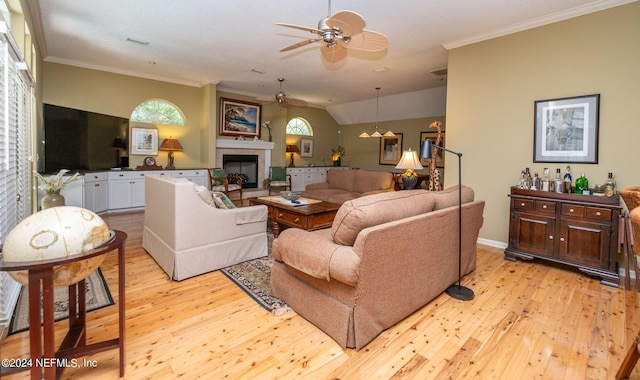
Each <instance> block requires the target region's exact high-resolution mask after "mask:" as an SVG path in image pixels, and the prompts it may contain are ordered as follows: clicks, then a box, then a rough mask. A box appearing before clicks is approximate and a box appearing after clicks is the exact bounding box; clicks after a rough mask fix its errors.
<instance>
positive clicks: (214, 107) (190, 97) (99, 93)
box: [38, 63, 338, 168]
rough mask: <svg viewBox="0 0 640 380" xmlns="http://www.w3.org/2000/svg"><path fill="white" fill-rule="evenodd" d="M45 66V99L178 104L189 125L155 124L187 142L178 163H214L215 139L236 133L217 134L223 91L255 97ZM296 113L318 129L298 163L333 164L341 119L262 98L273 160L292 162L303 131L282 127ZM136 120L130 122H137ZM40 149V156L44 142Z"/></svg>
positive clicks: (89, 106)
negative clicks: (290, 146) (289, 151)
mask: <svg viewBox="0 0 640 380" xmlns="http://www.w3.org/2000/svg"><path fill="white" fill-rule="evenodd" d="M42 72H43V77H44V80H43V89H42V98H41V99H42V102H43V103H48V104H54V105H58V106H63V107H69V108H76V109H82V110H86V111H91V112H97V113H102V114H107V115H113V116H120V117H125V118H129V117H131V113H132V112H133V110H134V108H135V107H136V106H138V105H139V104H140V103H142V102H143V101H145V100H148V99H155V98H160V99H164V100H167V101H169V102H171V103H173V104H175V105H176V106H178V107H179V108H180V109H181V110H182V112H183V113H184V115H185V118H186V120H187V125H186V126H175V125H156V127H157V128H158V135H159V143H161V142H162V140H163V139H164V138H168V137H170V136H172V137H174V138H177V139H178V140H179V141H180V143H181V145H182V147H183V148H184V149H183V151H182V152H176V153H175V154H174V155H175V166H176V167H177V168H198V167H213V166H215V157H216V154H215V142H216V139H218V138H221V139H233V138H234V137H230V136H218V133H219V131H218V129H219V115H218V108H219V104H220V98H221V97H225V98H231V99H237V100H243V101H247V102H257V101H256V99H255V98H254V97H250V96H244V95H238V94H233V93H228V92H221V91H217V90H216V86H215V85H212V84H209V85H205V86H203V87H201V88H196V87H190V86H184V85H179V84H173V83H168V82H161V81H156V80H150V79H144V78H138V77H132V76H127V75H120V74H113V73H108V72H104V71H97V70H91V69H84V68H79V67H75V66H68V65H61V64H56V63H44V65H43V70H42ZM298 116H299V117H303V118H305V119H306V120H308V121H309V123H310V124H311V126H312V127H313V130H314V132H315V133H314V136H313V137H312V139H313V140H314V155H313V157H300V156H296V157H295V162H296V165H297V166H305V165H309V164H314V165H321V164H322V157H323V156H324V157H325V161H326V162H327V164H330V162H331V159H330V156H329V155H330V151H331V148H332V147H335V146H337V144H338V133H337V131H338V125H337V123H336V122H335V120H333V118H332V117H331V116H330V115H329V114H328V113H327V112H326V111H325V110H322V109H316V108H311V107H290V108H281V107H279V106H278V105H277V103H276V102H264V103H263V107H262V121H266V120H269V121H271V125H272V138H273V141H274V142H275V147H274V150H273V152H272V164H273V165H288V163H289V161H288V158H285V143H296V144H298V145H299V139H300V136H292V135H289V136H285V133H284V131H285V126H286V123H287V121H288V120H289V119H291V118H292V117H298ZM138 124H139V123H134V122H132V123H131V125H133V126H135V125H138ZM38 130H39V131H41V130H42V121H39V123H38ZM261 139H262V140H265V141H266V140H268V133H267V131H266V130H265V131H262V135H261ZM41 140H42V139H39V141H41ZM38 150H39V152H40V156H42V150H43V149H42V146H41V144H40V146H39V147H38ZM143 159H144V156H131V157H130V162H129V166H131V167H136V166H138V165H141V164H142V160H143ZM156 160H157V162H158V165H161V166H165V165H166V164H167V154H166V153H165V152H159V154H158V156H157V157H156Z"/></svg>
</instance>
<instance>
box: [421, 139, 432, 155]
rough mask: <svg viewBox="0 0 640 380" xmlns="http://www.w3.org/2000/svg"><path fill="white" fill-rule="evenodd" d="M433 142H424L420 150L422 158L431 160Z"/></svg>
mask: <svg viewBox="0 0 640 380" xmlns="http://www.w3.org/2000/svg"><path fill="white" fill-rule="evenodd" d="M431 151H432V148H431V140H424V143H423V144H422V149H421V150H420V158H427V159H431V154H432V153H431Z"/></svg>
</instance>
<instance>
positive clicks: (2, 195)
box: [0, 22, 33, 330]
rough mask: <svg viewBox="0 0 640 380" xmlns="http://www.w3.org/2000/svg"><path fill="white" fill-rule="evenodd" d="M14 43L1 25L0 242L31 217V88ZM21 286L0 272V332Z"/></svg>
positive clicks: (11, 310)
mask: <svg viewBox="0 0 640 380" xmlns="http://www.w3.org/2000/svg"><path fill="white" fill-rule="evenodd" d="M31 85H32V80H31V76H30V73H29V71H28V68H27V66H26V64H25V62H24V60H23V59H22V54H21V52H20V50H19V48H18V46H17V44H16V43H14V42H13V40H12V39H11V38H10V37H9V29H8V27H7V24H6V23H5V22H0V210H2V212H0V243H2V242H3V241H4V239H5V238H6V236H7V235H8V233H9V231H11V230H12V229H13V227H15V226H16V224H18V223H19V222H20V221H22V219H24V218H26V217H27V216H29V215H30V214H31V180H32V177H33V175H32V174H31V169H30V168H31V165H32V155H31V130H32V119H31V114H32V104H33V89H32V87H31ZM19 292H20V285H19V284H18V283H17V282H15V281H13V279H11V278H10V277H9V275H8V274H7V272H0V294H1V295H2V296H0V330H2V327H3V326H8V324H9V321H10V318H11V315H12V314H13V309H14V307H15V304H16V302H17V298H18V294H19Z"/></svg>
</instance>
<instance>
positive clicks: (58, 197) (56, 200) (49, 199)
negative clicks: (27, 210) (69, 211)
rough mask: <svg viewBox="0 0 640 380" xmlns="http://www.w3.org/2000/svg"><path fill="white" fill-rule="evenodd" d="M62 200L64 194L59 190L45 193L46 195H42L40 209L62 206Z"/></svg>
mask: <svg viewBox="0 0 640 380" xmlns="http://www.w3.org/2000/svg"><path fill="white" fill-rule="evenodd" d="M64 202H65V200H64V196H62V194H60V192H59V191H54V192H51V193H47V195H45V196H44V197H42V209H43V210H44V209H47V208H51V207H58V206H64Z"/></svg>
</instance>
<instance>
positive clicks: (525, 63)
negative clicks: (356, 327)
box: [445, 2, 640, 243]
mask: <svg viewBox="0 0 640 380" xmlns="http://www.w3.org/2000/svg"><path fill="white" fill-rule="evenodd" d="M639 62H640V3H638V2H636V3H632V4H629V5H624V6H620V7H616V8H612V9H609V10H606V11H601V12H597V13H594V14H590V15H585V16H582V17H578V18H574V19H571V20H567V21H562V22H558V23H555V24H551V25H547V26H543V27H539V28H536V29H532V30H529V31H524V32H520V33H516V34H513V35H509V36H505V37H501V38H496V39H493V40H490V41H485V42H481V43H477V44H473V45H470V46H465V47H461V48H457V49H454V50H452V51H450V53H449V76H448V89H447V126H448V128H447V146H448V147H449V148H450V149H454V150H458V151H460V152H463V153H464V155H463V157H462V165H463V167H462V175H463V182H464V183H466V184H467V185H470V186H472V187H474V189H475V190H476V197H477V198H479V199H484V200H485V201H486V208H485V212H484V218H485V220H484V227H483V228H482V230H481V231H480V236H481V238H484V239H489V240H494V241H498V242H504V243H506V242H507V238H508V222H509V199H508V197H507V194H508V192H509V187H510V186H512V185H514V184H515V183H516V179H517V178H518V177H519V173H520V171H521V170H522V169H524V168H525V167H530V168H531V170H532V171H538V172H542V169H543V168H544V167H549V168H551V169H552V171H555V168H557V167H561V168H563V171H564V166H565V165H564V164H543V163H533V123H534V101H535V100H544V99H553V98H562V97H570V96H579V95H587V94H600V95H601V99H600V139H599V162H598V164H597V165H593V164H592V165H585V164H582V165H577V164H573V165H571V168H572V171H573V173H574V180H575V175H576V174H577V175H579V173H580V172H584V173H585V174H586V176H587V178H588V179H589V183H590V185H593V184H597V183H602V182H603V181H604V179H605V178H606V175H607V172H609V171H611V172H613V173H614V176H615V179H616V181H617V184H618V187H619V188H624V187H629V186H635V185H638V183H639V181H640V178H639V176H638V170H637V168H636V165H637V163H638V161H639V160H638V158H639V153H638V152H639V151H638V148H637V143H638V141H640V127H639V125H638V111H637V108H638V100H639V99H640V95H639V93H638V91H639V90H640V70H638V67H639V66H638V65H639ZM452 172H455V173H457V170H456V168H453V167H451V166H450V165H449V169H448V173H449V174H451V173H452ZM456 175H457V174H456ZM452 179H455V177H453V176H451V175H449V176H448V177H447V178H445V182H446V183H448V184H449V185H451V184H452V181H451V180H452Z"/></svg>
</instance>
